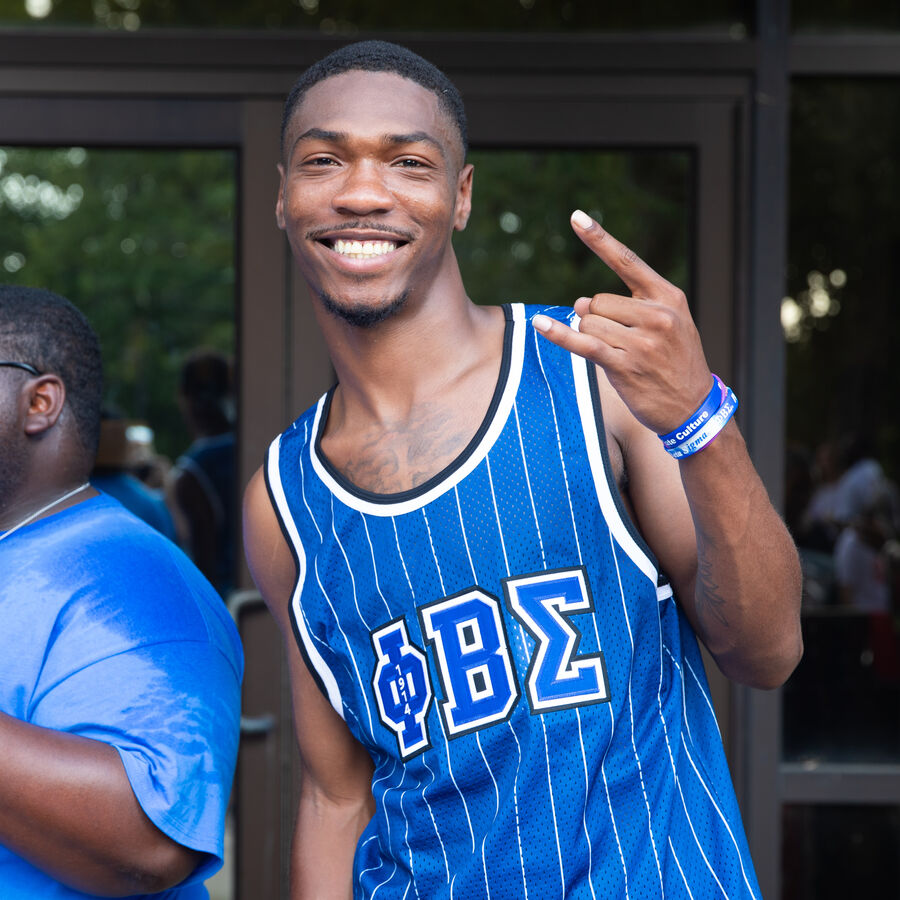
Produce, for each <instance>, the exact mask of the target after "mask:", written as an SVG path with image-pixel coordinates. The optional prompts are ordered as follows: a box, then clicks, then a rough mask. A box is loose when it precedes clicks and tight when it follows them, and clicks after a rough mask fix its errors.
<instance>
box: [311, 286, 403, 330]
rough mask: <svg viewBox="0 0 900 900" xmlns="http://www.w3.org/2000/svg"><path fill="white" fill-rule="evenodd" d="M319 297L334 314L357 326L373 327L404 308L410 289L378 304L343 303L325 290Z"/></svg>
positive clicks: (320, 292)
mask: <svg viewBox="0 0 900 900" xmlns="http://www.w3.org/2000/svg"><path fill="white" fill-rule="evenodd" d="M319 297H320V299H321V300H322V305H323V306H324V307H325V309H327V310H328V312H330V313H331V314H332V315H333V316H337V317H338V318H339V319H343V320H344V321H345V322H347V323H348V324H350V325H353V326H354V327H356V328H371V327H372V326H373V325H377V324H378V323H379V322H383V321H384V320H385V319H389V318H390V317H391V316H393V315H394V314H395V313H396V312H398V311H399V310H400V309H402V308H403V306H404V305H405V304H406V301H407V300H408V299H409V291H404V292H403V293H402V294H400V296H398V297H395V298H394V299H393V300H385V301H383V302H382V303H380V304H379V305H377V306H374V305H371V304H368V303H353V304H343V303H340V302H339V301H338V300H336V299H335V298H334V297H332V296H331V295H330V294H327V293H325V292H324V291H319Z"/></svg>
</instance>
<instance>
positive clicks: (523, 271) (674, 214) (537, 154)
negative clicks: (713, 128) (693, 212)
mask: <svg viewBox="0 0 900 900" xmlns="http://www.w3.org/2000/svg"><path fill="white" fill-rule="evenodd" d="M469 158H470V162H472V163H474V165H475V181H474V198H473V212H472V217H471V219H470V221H469V224H468V226H467V227H466V229H465V231H463V232H461V233H459V234H458V235H456V237H455V239H454V244H455V246H456V252H457V256H458V257H459V261H460V268H461V269H462V273H463V280H464V282H465V284H466V287H467V288H468V291H469V296H470V297H471V298H472V299H473V300H474V301H475V302H477V303H501V302H506V301H524V302H527V303H554V304H560V305H571V304H572V303H574V302H575V300H577V299H578V297H581V296H591V295H593V294H595V293H598V292H600V291H611V292H614V293H623V292H624V293H627V291H625V289H624V288H623V285H622V284H621V282H620V281H619V280H618V278H617V277H616V276H615V275H613V274H612V272H610V270H609V269H608V268H607V267H606V266H605V265H604V264H603V263H602V262H601V261H600V260H599V259H597V257H596V256H594V254H593V253H591V252H590V250H588V249H587V247H585V246H584V244H582V243H581V241H580V240H579V239H578V238H577V237H576V236H575V233H574V232H573V231H572V229H571V226H570V225H569V216H570V214H571V213H572V210H574V209H576V208H581V209H584V210H585V211H586V212H588V213H590V214H591V215H592V216H593V217H594V218H595V219H597V220H598V221H599V222H600V223H601V224H603V226H604V227H605V228H608V229H609V231H610V232H611V233H612V234H614V235H615V236H616V237H617V238H618V239H619V240H621V241H622V242H623V243H625V244H627V245H628V246H629V247H631V249H632V250H634V252H635V253H637V254H638V256H641V257H642V258H643V259H645V260H646V261H647V262H648V263H649V264H650V265H651V266H652V267H653V268H655V269H656V270H657V271H658V272H659V273H660V274H661V275H663V276H664V277H665V278H668V279H669V280H670V281H672V282H673V283H675V284H677V285H679V287H682V288H683V289H684V290H685V291H686V292H687V293H688V295H690V284H689V283H688V280H689V270H688V260H689V259H690V253H689V248H688V236H689V227H688V226H689V222H688V211H689V208H690V200H691V188H692V184H691V175H692V170H691V159H690V156H689V154H687V153H682V152H677V151H642V152H635V151H597V150H590V151H575V150H559V151H516V150H504V151H500V150H481V151H474V152H472V153H471V154H470V157H469Z"/></svg>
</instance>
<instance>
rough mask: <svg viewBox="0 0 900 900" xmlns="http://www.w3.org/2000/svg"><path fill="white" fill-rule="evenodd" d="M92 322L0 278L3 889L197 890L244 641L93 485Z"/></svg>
mask: <svg viewBox="0 0 900 900" xmlns="http://www.w3.org/2000/svg"><path fill="white" fill-rule="evenodd" d="M101 382H102V370H101V362H100V349H99V344H98V341H97V337H96V335H95V334H94V332H93V330H92V329H91V327H90V325H89V324H88V323H87V321H86V320H85V318H84V317H83V316H82V315H81V313H79V312H78V310H76V309H75V307H74V306H72V304H70V303H69V302H68V301H67V300H65V299H64V298H62V297H59V296H57V295H56V294H52V293H50V292H48V291H43V290H38V289H33V288H20V287H14V286H11V285H3V286H0V897H3V898H4V900H34V898H37V897H40V898H84V897H97V896H104V897H118V896H165V897H167V898H173V900H174V898H178V900H195V898H196V900H202V898H206V897H208V892H207V890H206V888H205V887H204V880H205V879H206V878H207V877H208V876H209V875H211V874H212V873H213V872H215V871H216V870H217V869H218V868H219V867H220V866H221V864H222V855H223V835H224V816H225V810H226V807H227V804H228V797H229V793H230V788H231V779H232V775H233V771H234V764H235V758H236V754H237V745H238V725H239V706H240V683H241V676H242V671H243V656H242V653H241V648H240V643H239V640H238V636H237V632H236V630H235V628H234V625H233V623H232V622H231V620H230V618H229V616H228V614H227V612H226V611H225V609H224V607H223V604H222V602H221V600H220V599H219V597H218V595H217V594H216V593H215V591H214V590H213V588H212V586H211V585H210V584H209V582H207V581H206V579H205V578H203V576H202V575H201V574H200V573H199V571H198V570H197V569H196V567H195V566H194V565H193V564H192V563H191V562H190V561H189V560H188V559H187V557H186V556H185V555H184V554H183V553H182V552H181V551H180V550H178V548H176V547H175V546H174V544H172V543H171V542H170V541H168V540H167V539H166V538H164V537H163V536H162V535H160V534H159V533H158V532H157V531H155V530H154V529H152V528H151V527H150V526H148V525H146V524H145V523H144V522H142V521H141V520H139V519H138V518H136V517H135V516H133V515H132V514H131V513H129V512H127V511H126V510H125V509H124V507H122V506H121V505H120V504H119V503H118V501H116V500H114V499H112V498H111V497H109V496H107V495H104V494H102V493H99V492H98V491H96V490H95V489H94V488H92V487H91V486H90V484H89V482H88V477H89V474H90V471H91V467H92V464H93V460H94V454H95V452H96V449H97V441H98V437H99V429H100V398H101V390H102V385H101Z"/></svg>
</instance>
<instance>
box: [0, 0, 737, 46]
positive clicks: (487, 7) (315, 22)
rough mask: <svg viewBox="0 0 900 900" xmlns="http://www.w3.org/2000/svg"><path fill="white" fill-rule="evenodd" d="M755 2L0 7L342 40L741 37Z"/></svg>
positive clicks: (23, 21)
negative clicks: (463, 35)
mask: <svg viewBox="0 0 900 900" xmlns="http://www.w3.org/2000/svg"><path fill="white" fill-rule="evenodd" d="M750 10H751V3H750V2H749V0H682V2H681V3H672V2H670V0H643V2H641V3H627V4H608V3H588V2H578V0H502V2H500V0H495V2H492V3H484V2H483V0H454V2H453V3H396V2H388V0H293V2H285V0H240V2H237V0H219V2H216V3H174V2H171V0H90V2H89V0H66V2H64V3H59V2H57V3H53V2H51V0H24V2H23V0H0V24H3V25H13V24H14V25H18V26H21V25H32V26H36V25H47V26H51V27H52V26H56V27H59V26H61V25H63V26H65V25H94V26H96V27H98V28H104V29H111V30H116V31H137V30H138V29H141V28H153V27H161V26H162V27H191V28H263V29H279V28H295V29H303V30H313V31H320V32H323V33H325V34H340V35H344V36H347V37H352V36H354V35H355V34H356V33H357V32H362V31H367V30H368V31H377V32H384V31H395V32H404V31H405V32H415V31H456V32H459V31H521V32H540V31H572V32H574V31H580V32H584V31H625V30H628V31H645V30H647V29H673V30H674V29H684V30H693V31H703V32H711V33H716V34H728V35H730V36H732V37H735V38H738V39H739V38H743V37H744V36H745V35H746V33H747V29H748V26H749V23H750V21H751V12H750Z"/></svg>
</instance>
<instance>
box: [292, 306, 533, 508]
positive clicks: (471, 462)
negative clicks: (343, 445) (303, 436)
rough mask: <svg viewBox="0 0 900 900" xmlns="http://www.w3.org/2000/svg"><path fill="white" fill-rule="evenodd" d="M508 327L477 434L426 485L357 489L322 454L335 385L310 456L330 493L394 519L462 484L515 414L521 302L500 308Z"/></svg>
mask: <svg viewBox="0 0 900 900" xmlns="http://www.w3.org/2000/svg"><path fill="white" fill-rule="evenodd" d="M502 309H503V314H504V319H505V324H504V331H503V354H502V358H501V362H500V373H499V375H498V377H497V383H496V385H495V387H494V393H493V395H492V397H491V402H490V405H489V406H488V410H487V412H486V413H485V416H484V419H483V420H482V422H481V425H480V426H479V428H478V430H477V431H476V433H475V435H474V436H473V437H472V439H471V440H470V441H469V443H468V444H467V445H466V446H465V448H463V450H462V451H461V452H460V453H459V455H458V456H457V457H456V458H455V459H454V460H453V461H452V462H451V463H450V464H449V465H447V466H446V467H444V468H443V469H441V470H440V471H439V472H437V473H436V474H435V475H432V477H431V478H429V479H428V480H427V481H425V482H423V483H422V484H420V485H418V486H417V487H414V488H410V489H409V490H406V491H399V492H397V493H391V494H379V493H376V492H374V491H368V490H366V489H364V488H360V487H357V486H356V485H355V484H353V483H352V482H351V481H350V480H349V479H347V478H346V477H344V475H343V474H341V472H339V471H338V470H337V469H336V468H335V467H334V465H332V463H331V461H330V460H329V459H328V458H327V457H326V456H325V454H324V453H323V452H322V447H321V441H322V434H323V432H324V430H325V422H326V421H327V419H328V411H329V409H330V407H331V401H332V398H333V397H334V391H335V389H336V387H337V385H335V386H334V387H332V388H331V389H330V390H329V391H328V392H327V393H326V394H325V395H324V396H323V397H322V398H321V399H320V400H319V402H318V404H317V406H316V413H315V418H314V421H313V426H312V433H313V440H312V441H310V457H311V460H312V464H313V468H314V469H315V471H316V473H317V475H318V476H319V478H320V479H321V480H322V482H323V483H324V484H325V485H326V487H328V489H329V490H330V491H331V492H332V493H333V494H334V495H335V496H336V497H337V498H338V499H340V500H341V502H342V503H344V504H345V505H346V506H349V507H352V508H354V509H357V510H359V511H360V512H367V513H371V514H374V515H381V516H390V515H398V514H401V513H404V512H410V511H412V510H414V509H419V508H420V507H423V506H425V505H426V504H428V503H430V502H431V501H432V500H434V499H435V498H436V497H438V496H440V495H441V494H443V493H445V492H446V491H448V490H450V488H452V487H454V486H455V485H456V484H458V483H459V482H460V481H461V480H462V479H463V478H464V477H465V476H466V475H467V474H469V472H471V471H472V470H473V469H474V468H475V467H476V466H477V465H478V463H480V462H481V460H482V459H484V457H485V456H486V455H487V453H488V451H489V450H490V448H491V447H492V446H493V444H494V442H495V441H496V440H497V437H498V436H499V434H500V432H501V431H502V429H503V426H504V425H505V424H506V420H507V417H508V416H509V413H510V411H511V410H512V405H513V401H514V400H515V395H516V393H517V392H518V388H519V380H520V377H521V374H522V362H523V360H524V350H525V307H524V306H523V305H522V304H521V303H515V304H509V303H505V304H503V306H502Z"/></svg>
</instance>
